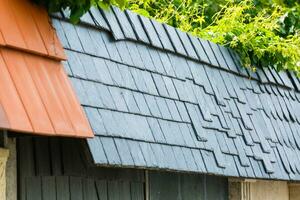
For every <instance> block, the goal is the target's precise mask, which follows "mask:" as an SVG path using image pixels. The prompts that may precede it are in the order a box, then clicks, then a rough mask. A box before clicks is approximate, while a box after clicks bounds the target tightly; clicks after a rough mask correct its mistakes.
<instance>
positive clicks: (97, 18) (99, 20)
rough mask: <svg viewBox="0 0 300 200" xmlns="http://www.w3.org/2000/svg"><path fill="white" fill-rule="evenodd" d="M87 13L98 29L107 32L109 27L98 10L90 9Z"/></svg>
mask: <svg viewBox="0 0 300 200" xmlns="http://www.w3.org/2000/svg"><path fill="white" fill-rule="evenodd" d="M89 13H90V15H91V17H92V18H93V20H94V23H95V24H96V26H97V27H100V28H102V29H104V30H109V26H108V24H107V23H106V21H105V19H104V17H103V15H102V13H101V12H100V10H99V9H98V8H96V7H91V8H90V11H89Z"/></svg>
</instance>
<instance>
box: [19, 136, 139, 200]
mask: <svg viewBox="0 0 300 200" xmlns="http://www.w3.org/2000/svg"><path fill="white" fill-rule="evenodd" d="M82 142H83V141H81V140H75V139H62V138H60V139H58V138H42V137H37V138H32V137H23V138H19V139H18V147H17V148H18V170H19V192H18V195H19V199H20V200H142V199H144V173H143V171H138V170H126V169H122V170H120V169H109V168H99V167H98V168H96V167H91V166H89V164H88V161H87V160H86V157H85V155H84V153H83V152H84V147H83V144H82Z"/></svg>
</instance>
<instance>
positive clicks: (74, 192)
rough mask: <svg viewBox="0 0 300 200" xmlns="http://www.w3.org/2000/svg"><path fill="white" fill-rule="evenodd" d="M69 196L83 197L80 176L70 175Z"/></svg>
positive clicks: (75, 199) (74, 197)
mask: <svg viewBox="0 0 300 200" xmlns="http://www.w3.org/2000/svg"><path fill="white" fill-rule="evenodd" d="M70 196H71V199H72V200H82V199H83V186H82V178H81V177H70Z"/></svg>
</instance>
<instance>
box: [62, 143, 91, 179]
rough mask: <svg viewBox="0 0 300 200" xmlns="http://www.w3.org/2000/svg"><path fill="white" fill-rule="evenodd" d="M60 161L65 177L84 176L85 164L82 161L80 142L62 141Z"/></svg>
mask: <svg viewBox="0 0 300 200" xmlns="http://www.w3.org/2000/svg"><path fill="white" fill-rule="evenodd" d="M62 144H63V145H62V160H63V169H64V174H65V175H71V176H72V175H81V176H82V175H84V174H85V173H86V166H85V165H86V163H85V162H84V160H83V159H82V152H81V148H80V141H78V140H76V139H63V140H62Z"/></svg>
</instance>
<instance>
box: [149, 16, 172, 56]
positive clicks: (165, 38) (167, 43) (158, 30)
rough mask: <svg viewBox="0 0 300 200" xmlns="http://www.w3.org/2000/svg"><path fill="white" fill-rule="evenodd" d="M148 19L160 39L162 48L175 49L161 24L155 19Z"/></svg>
mask: <svg viewBox="0 0 300 200" xmlns="http://www.w3.org/2000/svg"><path fill="white" fill-rule="evenodd" d="M150 21H151V23H152V25H153V26H154V28H155V30H156V33H157V36H158V38H159V39H160V42H161V43H162V46H163V48H164V49H166V50H169V51H172V52H174V51H175V50H174V47H173V44H172V42H171V41H170V38H169V36H168V34H167V32H166V30H165V28H164V27H163V26H162V24H161V23H159V22H157V21H155V20H150Z"/></svg>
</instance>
